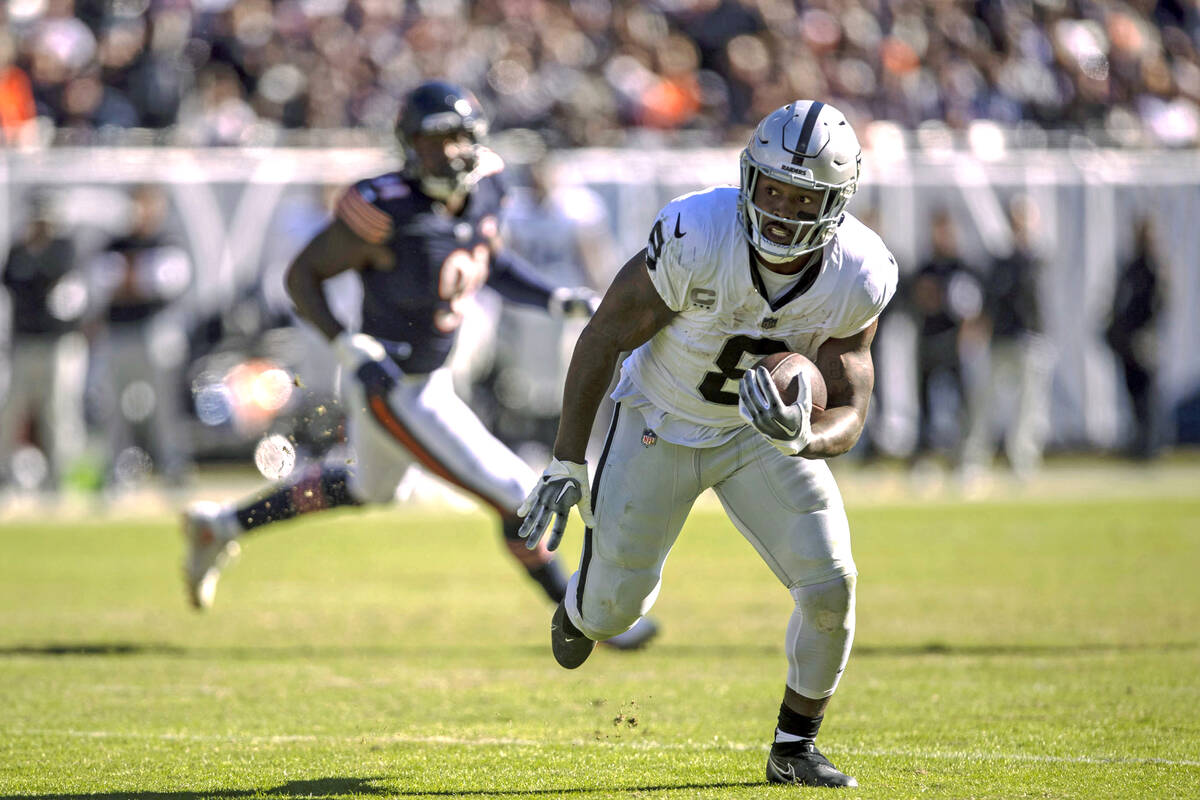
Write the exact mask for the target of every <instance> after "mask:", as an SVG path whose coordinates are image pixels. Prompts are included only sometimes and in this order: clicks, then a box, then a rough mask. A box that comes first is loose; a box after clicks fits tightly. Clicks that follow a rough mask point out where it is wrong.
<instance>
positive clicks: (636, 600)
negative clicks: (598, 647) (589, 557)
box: [564, 570, 661, 642]
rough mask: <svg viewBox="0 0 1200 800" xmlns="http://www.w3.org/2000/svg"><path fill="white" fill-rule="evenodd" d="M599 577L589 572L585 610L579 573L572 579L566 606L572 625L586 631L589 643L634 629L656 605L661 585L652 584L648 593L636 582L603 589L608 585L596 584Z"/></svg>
mask: <svg viewBox="0 0 1200 800" xmlns="http://www.w3.org/2000/svg"><path fill="white" fill-rule="evenodd" d="M596 577H597V576H596V575H595V574H594V570H589V575H588V577H587V579H586V580H585V581H584V591H583V598H582V601H583V607H582V608H580V607H579V600H580V597H579V579H580V573H579V572H576V573H575V574H574V575H572V576H571V579H570V580H569V581H568V582H567V594H566V600H565V601H564V605H565V606H566V609H567V616H568V617H570V619H571V624H572V625H574V626H575V627H577V628H579V630H581V631H583V633H584V634H585V635H586V636H587V637H588V638H589V639H595V640H596V641H598V642H601V641H604V640H605V639H611V638H612V637H613V636H616V635H617V634H619V633H624V632H625V631H627V630H629V629H630V628H632V627H633V626H634V623H636V622H637V621H638V620H639V619H641V618H642V617H643V616H645V615H646V613H647V612H648V611H649V610H650V608H651V606H653V605H654V601H655V600H657V599H658V592H659V589H660V588H661V584H660V583H659V582H658V581H654V582H653V584H652V586H651V587H650V589H649V591H644V590H643V589H644V587H639V586H637V581H631V582H625V583H618V582H613V583H611V587H612V588H604V586H605V582H604V581H603V580H602V579H601V580H600V581H599V582H597V583H595V584H594V583H593V580H594V579H595V578H596ZM605 577H608V576H605ZM614 589H615V591H614Z"/></svg>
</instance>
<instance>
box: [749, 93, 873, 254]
mask: <svg viewBox="0 0 1200 800" xmlns="http://www.w3.org/2000/svg"><path fill="white" fill-rule="evenodd" d="M810 114H811V116H812V119H811V120H809V119H808V117H809V116H810ZM802 140H803V141H802ZM860 152H861V151H860V148H859V146H858V139H857V138H856V137H855V136H854V132H853V130H851V128H850V126H849V124H848V123H847V122H846V120H845V117H843V116H842V115H841V113H840V112H838V111H837V110H836V109H834V108H833V107H832V106H827V105H824V104H822V103H812V102H809V101H797V102H796V103H792V104H789V105H787V106H784V107H783V108H781V109H778V110H777V111H775V112H773V113H772V114H770V115H768V116H767V118H766V119H764V120H763V121H762V123H760V124H759V126H758V128H757V129H756V130H755V132H754V134H753V135H752V136H751V138H750V144H749V145H747V147H746V149H745V150H743V151H742V158H741V194H740V197H739V201H738V215H739V217H740V221H741V224H742V231H743V233H744V235H745V236H746V239H747V240H748V241H749V242H750V245H751V246H752V247H753V248H754V249H755V250H756V251H757V252H758V255H759V257H761V258H762V260H763V261H766V262H769V263H772V264H783V263H786V262H789V261H793V260H795V259H797V258H799V257H800V256H802V255H804V254H805V253H811V252H812V251H814V250H819V249H820V248H822V247H824V246H825V245H826V244H828V243H829V241H830V240H831V239H832V238H833V235H834V233H835V231H836V230H837V226H838V223H839V222H840V221H841V218H842V212H843V211H844V209H845V208H846V203H847V202H849V200H850V198H851V197H852V196H853V195H854V192H855V190H856V189H857V188H858V173H859V163H860ZM763 176H766V177H768V178H771V179H773V180H776V181H779V182H780V183H785V184H789V185H791V186H798V187H801V188H803V189H805V190H807V191H810V192H813V193H814V194H817V195H819V196H820V203H819V210H818V211H817V214H816V216H815V217H813V218H794V217H784V216H780V215H778V214H773V213H771V212H769V211H766V210H765V209H763V208H762V207H760V206H759V205H757V204H756V203H755V202H754V193H755V190H756V189H757V188H758V185H759V181H760V179H761V178H762V177H763ZM773 222H774V223H778V224H780V225H783V226H784V227H786V228H788V229H790V230H792V231H793V234H792V238H791V241H790V242H789V243H787V244H781V243H779V242H776V241H773V240H771V239H770V238H769V237H768V236H767V235H766V233H765V232H764V229H765V228H766V226H767V225H769V224H771V223H773Z"/></svg>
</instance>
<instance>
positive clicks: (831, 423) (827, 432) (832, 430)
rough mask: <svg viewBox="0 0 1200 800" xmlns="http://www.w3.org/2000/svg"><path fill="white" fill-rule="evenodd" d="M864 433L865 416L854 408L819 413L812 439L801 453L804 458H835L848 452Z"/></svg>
mask: <svg viewBox="0 0 1200 800" xmlns="http://www.w3.org/2000/svg"><path fill="white" fill-rule="evenodd" d="M862 432H863V415H862V414H860V413H859V411H858V409H856V408H854V407H852V406H839V407H836V408H830V409H826V410H825V411H823V412H818V414H817V415H815V416H814V417H813V420H812V437H811V438H810V439H809V440H808V447H806V448H804V451H803V452H802V453H800V455H801V456H803V457H804V458H833V457H834V456H840V455H841V454H842V453H845V452H847V451H848V450H849V449H850V448H851V447H854V443H855V442H857V441H858V437H859V436H861V435H862Z"/></svg>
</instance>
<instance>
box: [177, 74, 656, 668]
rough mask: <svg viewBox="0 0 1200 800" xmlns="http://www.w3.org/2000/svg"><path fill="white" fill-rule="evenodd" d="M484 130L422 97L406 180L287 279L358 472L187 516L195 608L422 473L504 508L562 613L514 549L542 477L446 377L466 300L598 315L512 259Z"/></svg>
mask: <svg viewBox="0 0 1200 800" xmlns="http://www.w3.org/2000/svg"><path fill="white" fill-rule="evenodd" d="M486 129H487V122H486V119H485V117H484V115H483V112H482V109H481V108H480V106H479V103H478V101H477V100H476V99H475V97H474V96H473V95H472V94H471V93H470V92H468V91H466V90H464V89H462V88H460V87H458V86H455V85H452V84H449V83H445V82H442V81H431V82H428V83H424V84H421V85H420V86H418V87H417V88H416V89H414V90H413V91H412V92H411V93H410V94H409V96H408V97H407V99H406V102H405V104H404V107H403V110H402V111H401V113H400V117H399V119H398V121H397V124H396V135H397V137H398V139H399V141H400V144H401V146H402V147H403V149H404V153H405V166H404V170H403V171H402V172H389V173H387V174H385V175H380V176H379V177H376V178H371V179H369V180H364V181H360V182H359V183H357V184H355V185H354V186H352V187H350V188H349V189H348V190H347V191H346V192H345V193H344V194H343V195H342V197H341V199H340V200H339V201H338V203H337V207H336V213H335V218H334V219H333V221H332V222H331V223H330V224H329V225H328V226H327V227H326V228H325V229H324V230H323V231H321V232H320V233H319V234H317V236H316V237H315V238H314V239H313V240H312V241H311V242H310V243H309V244H308V245H307V246H306V247H305V248H304V249H303V251H301V253H300V254H299V255H298V256H297V257H296V259H295V261H294V262H293V263H292V264H291V266H290V267H289V269H288V273H287V278H286V285H287V290H288V294H289V295H290V296H291V299H292V301H293V302H294V303H295V306H296V311H297V313H298V314H299V315H300V316H301V317H303V318H304V319H305V320H307V321H308V322H310V323H312V324H313V325H314V326H315V327H316V328H318V329H319V330H320V331H321V332H322V333H323V334H324V335H325V336H326V337H328V339H329V340H330V342H332V345H333V349H334V350H335V352H336V353H337V356H338V360H339V361H340V363H341V368H342V395H343V403H344V405H345V410H346V414H347V437H348V439H349V442H350V445H351V447H352V449H353V451H354V456H355V460H354V463H353V464H352V465H351V466H347V465H346V464H345V463H344V462H342V463H326V464H323V465H318V466H317V467H315V468H313V469H310V470H307V471H304V472H303V473H302V474H301V475H300V476H299V477H298V478H296V479H293V480H291V481H290V482H287V483H282V484H279V485H276V486H273V487H271V488H270V489H268V490H267V491H265V492H264V493H262V494H260V495H257V496H254V497H251V498H249V499H247V500H245V501H244V502H240V503H236V504H229V505H219V504H214V503H200V504H196V505H194V506H192V507H191V508H189V509H188V511H187V512H186V513H185V515H184V535H185V537H186V539H187V542H188V552H187V556H186V560H185V564H184V578H185V581H186V586H187V592H188V597H189V599H190V600H191V602H192V604H193V605H194V606H195V607H196V608H198V609H205V608H208V607H209V606H211V605H212V602H213V596H214V593H215V592H216V585H217V580H218V578H219V577H220V574H221V569H222V567H223V566H224V565H225V563H226V562H227V560H228V559H229V558H230V556H231V555H233V554H234V553H235V552H236V549H237V540H238V538H239V537H241V536H243V535H244V534H246V533H248V532H250V531H255V530H258V529H259V528H261V527H262V526H265V525H270V524H271V523H274V522H279V521H281V520H286V519H291V518H293V517H296V516H298V515H302V514H310V513H314V512H318V511H323V510H325V509H329V508H335V507H338V506H347V505H359V504H364V503H385V502H388V501H390V500H391V499H392V498H393V497H394V495H395V493H396V488H397V486H398V485H399V483H400V481H401V479H402V478H403V477H404V474H405V472H406V471H407V470H408V468H409V467H410V466H412V465H414V464H420V465H421V466H422V467H424V468H425V469H426V470H428V471H429V472H431V473H433V474H435V475H438V476H439V477H441V478H442V479H444V480H446V481H447V482H449V483H451V484H454V485H455V486H458V487H459V488H461V489H463V490H465V491H467V492H470V493H471V494H473V495H475V496H476V497H478V498H479V499H480V500H482V501H483V502H484V503H486V504H487V505H489V506H491V507H492V508H493V509H495V510H496V512H497V513H498V514H499V515H500V519H501V528H502V531H503V535H504V537H505V539H506V540H507V541H508V544H509V550H510V552H511V553H512V554H513V556H514V557H516V559H517V560H518V561H519V562H520V564H521V565H522V566H523V567H524V569H525V570H526V571H527V572H528V574H529V576H530V578H532V579H533V580H534V581H536V582H537V583H538V584H539V585H540V586H541V588H542V589H543V590H544V591H545V593H546V595H547V596H549V597H550V599H551V600H552V601H553V602H555V603H558V602H561V601H562V599H563V597H564V593H565V591H566V580H565V576H564V575H563V572H562V570H561V569H560V567H559V566H558V564H557V562H556V561H555V559H554V556H553V555H552V554H551V553H550V552H549V550H548V549H547V548H545V547H538V548H536V549H532V550H531V549H528V548H526V547H525V545H524V542H522V541H521V540H520V539H519V538H518V536H517V534H518V531H519V528H520V520H519V519H518V517H517V514H516V511H517V507H518V506H519V505H520V504H521V501H522V499H523V498H524V497H525V495H526V493H527V492H528V491H529V489H530V487H531V486H533V485H535V484H536V483H537V474H536V473H535V472H533V470H531V469H530V468H529V466H528V465H526V464H525V463H524V462H523V461H522V460H521V459H520V458H518V457H517V456H516V455H515V454H513V453H512V452H511V451H510V450H509V449H508V448H507V447H505V446H504V445H503V444H501V443H500V442H499V441H498V440H497V439H496V438H495V437H494V436H492V434H491V433H489V432H488V431H487V430H486V429H485V428H484V426H483V424H482V423H481V422H480V421H479V419H478V418H477V417H476V416H475V414H474V413H473V412H472V411H471V410H470V409H469V408H468V407H467V405H466V404H465V403H464V402H463V401H462V400H461V399H460V398H459V397H458V396H457V395H456V394H455V392H454V389H453V386H452V383H451V376H450V371H449V369H448V368H447V367H446V366H445V362H446V359H447V357H448V356H449V354H450V349H451V347H452V346H453V344H454V340H455V336H456V334H457V331H458V328H459V325H460V323H461V321H462V314H463V310H464V308H465V305H464V304H465V301H466V300H468V299H469V298H470V296H471V295H472V294H473V293H474V292H476V291H477V290H478V289H479V288H480V287H481V286H483V285H485V284H486V285H488V286H491V287H492V288H494V289H495V290H496V291H498V292H499V293H500V294H501V295H502V296H504V297H505V298H506V299H508V300H511V301H513V302H517V303H521V304H524V305H530V306H537V307H540V308H543V309H546V310H548V311H549V312H550V313H551V314H553V315H556V316H571V315H575V314H581V315H590V314H591V313H592V311H593V310H594V302H595V300H594V296H593V295H592V294H591V293H590V292H589V291H587V290H575V289H567V288H561V287H559V288H556V287H552V286H550V285H548V284H547V283H546V282H544V281H543V280H542V279H541V278H540V277H539V276H538V275H537V274H536V273H535V272H534V271H533V270H532V269H531V268H530V267H529V266H528V265H527V264H526V263H525V262H523V261H521V260H519V259H518V258H517V257H515V256H514V255H513V254H511V253H510V252H508V251H506V250H505V249H504V248H503V247H501V246H500V243H499V241H498V239H497V229H498V223H497V215H498V213H499V211H500V203H501V199H502V193H503V189H502V185H501V182H500V180H499V176H500V172H501V170H502V168H503V163H502V162H501V160H500V158H499V157H498V156H497V155H496V154H495V153H493V152H492V151H490V150H488V149H487V148H485V147H483V146H482V145H481V144H480V140H481V139H482V137H483V136H484V134H485V133H486ZM347 270H356V271H358V273H359V275H360V276H361V279H362V283H363V290H364V291H363V303H362V325H361V330H358V331H351V330H346V329H345V328H344V327H343V326H342V324H341V323H340V322H339V321H338V320H337V319H336V318H335V317H334V315H333V313H332V311H331V310H330V307H329V305H328V303H327V302H326V299H325V295H324V293H323V289H322V284H323V283H324V282H325V281H326V280H328V279H330V278H332V277H333V276H335V275H338V274H339V273H342V272H345V271H347ZM654 634H655V626H654V623H653V622H647V624H645V625H643V626H641V627H640V628H638V629H636V630H634V631H632V632H631V635H626V636H621V637H616V638H615V639H614V640H610V643H611V644H613V645H614V646H617V647H620V648H634V647H638V646H640V645H642V644H645V642H646V641H648V640H649V639H650V638H651V637H653V636H654Z"/></svg>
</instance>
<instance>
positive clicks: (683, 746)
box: [5, 728, 1200, 767]
mask: <svg viewBox="0 0 1200 800" xmlns="http://www.w3.org/2000/svg"><path fill="white" fill-rule="evenodd" d="M5 733H6V735H10V736H73V737H78V738H81V739H158V740H162V741H185V742H241V743H246V744H286V743H287V742H337V743H344V744H356V743H364V744H365V743H381V742H382V743H387V742H395V743H399V744H447V745H456V746H461V747H556V746H562V745H568V746H571V747H580V746H592V747H613V748H615V747H627V748H631V749H634V750H681V751H687V750H730V751H734V752H747V751H755V750H757V751H761V752H764V753H765V752H767V750H769V749H770V745H769V744H764V743H755V744H745V743H742V742H724V741H719V740H718V741H713V742H691V741H689V742H680V743H666V742H654V741H646V740H617V741H611V740H607V741H606V740H600V739H575V740H572V741H555V742H547V741H539V740H536V739H517V738H509V737H495V736H480V737H478V738H474V739H468V738H463V737H458V736H411V735H408V734H404V733H389V734H381V735H373V736H319V735H317V734H311V733H296V734H276V735H272V736H252V735H251V736H247V735H240V734H226V735H222V734H194V733H170V732H168V733H143V732H137V731H129V732H122V731H84V730H75V729H70V728H68V729H65V730H64V729H56V728H20V729H17V730H9V731H5ZM830 752H835V753H837V754H839V755H847V756H858V757H870V758H879V757H894V756H902V757H905V758H918V759H919V758H927V759H939V760H951V761H958V760H962V761H966V760H976V761H978V760H984V761H1023V762H1036V763H1047V764H1155V765H1162V766H1168V767H1200V761H1197V760H1192V759H1170V758H1109V757H1107V756H1049V755H1040V754H1035V753H987V752H968V751H965V750H914V749H908V748H886V747H884V748H863V747H837V748H836V749H832V750H830Z"/></svg>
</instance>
